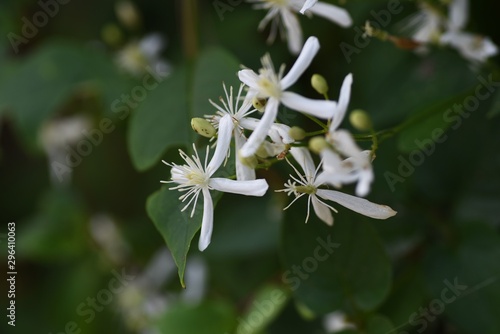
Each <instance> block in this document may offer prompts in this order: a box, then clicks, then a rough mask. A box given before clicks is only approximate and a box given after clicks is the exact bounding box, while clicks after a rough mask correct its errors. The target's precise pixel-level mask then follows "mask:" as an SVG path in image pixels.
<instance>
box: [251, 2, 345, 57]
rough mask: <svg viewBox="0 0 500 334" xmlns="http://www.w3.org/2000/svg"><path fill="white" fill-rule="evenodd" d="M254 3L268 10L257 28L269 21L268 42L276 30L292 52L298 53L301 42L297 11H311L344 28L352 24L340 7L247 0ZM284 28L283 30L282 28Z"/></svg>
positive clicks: (275, 33)
mask: <svg viewBox="0 0 500 334" xmlns="http://www.w3.org/2000/svg"><path fill="white" fill-rule="evenodd" d="M247 1H248V2H252V3H256V5H255V6H254V8H256V9H265V10H268V12H267V14H266V16H265V17H264V19H262V21H261V22H260V23H259V27H258V29H259V30H263V29H264V28H265V27H266V26H267V25H268V24H269V23H271V32H270V34H269V38H268V42H269V43H272V42H273V41H274V40H275V39H276V35H277V33H278V31H279V32H280V34H281V35H282V36H285V38H286V39H287V41H288V49H289V50H290V52H291V53H293V54H298V53H299V52H300V49H301V47H302V44H303V37H302V29H301V27H300V23H299V21H298V19H297V16H296V13H298V12H299V11H300V12H301V13H302V14H304V12H305V11H306V10H308V13H307V14H309V13H313V14H316V15H318V16H322V17H324V18H326V19H328V20H330V21H331V22H334V23H337V24H338V25H340V26H342V27H344V28H346V27H350V26H351V25H352V19H351V17H350V16H349V13H348V12H347V11H346V10H345V9H343V8H340V7H337V6H334V5H331V4H328V3H324V2H316V1H315V2H314V4H312V3H311V2H310V1H309V0H308V1H305V0H247ZM283 29H284V30H283Z"/></svg>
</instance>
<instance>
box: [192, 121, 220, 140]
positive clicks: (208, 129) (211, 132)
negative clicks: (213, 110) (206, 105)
mask: <svg viewBox="0 0 500 334" xmlns="http://www.w3.org/2000/svg"><path fill="white" fill-rule="evenodd" d="M191 127H192V128H193V130H194V132H196V133H197V134H199V135H200V136H203V137H206V138H212V137H213V136H215V134H216V133H217V131H216V130H215V128H214V126H213V125H212V123H210V122H209V121H207V120H206V119H204V118H200V117H195V118H193V119H191Z"/></svg>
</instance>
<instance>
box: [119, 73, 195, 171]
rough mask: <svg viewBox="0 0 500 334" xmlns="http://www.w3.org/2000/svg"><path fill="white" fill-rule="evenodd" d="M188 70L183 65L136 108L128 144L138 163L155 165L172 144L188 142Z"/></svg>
mask: <svg viewBox="0 0 500 334" xmlns="http://www.w3.org/2000/svg"><path fill="white" fill-rule="evenodd" d="M186 88H187V71H186V69H185V68H180V69H178V70H177V71H175V72H174V73H172V74H171V75H170V76H169V77H168V78H166V79H165V80H164V81H163V82H161V83H160V84H159V85H158V87H156V89H155V90H153V91H151V92H150V93H149V95H148V96H147V98H146V99H145V100H144V101H143V102H142V103H141V104H140V105H139V107H138V108H137V110H135V111H134V114H133V116H132V119H131V121H130V129H129V131H128V147H129V152H130V156H131V158H132V162H133V164H134V166H135V167H136V168H137V169H138V170H145V169H147V168H150V167H151V166H153V165H154V164H155V163H156V162H157V161H158V159H160V157H161V156H162V155H163V154H164V152H165V151H166V150H167V149H168V148H169V147H172V146H178V145H187V144H188V140H189V132H190V131H191V130H190V126H189V113H188V105H187V92H186Z"/></svg>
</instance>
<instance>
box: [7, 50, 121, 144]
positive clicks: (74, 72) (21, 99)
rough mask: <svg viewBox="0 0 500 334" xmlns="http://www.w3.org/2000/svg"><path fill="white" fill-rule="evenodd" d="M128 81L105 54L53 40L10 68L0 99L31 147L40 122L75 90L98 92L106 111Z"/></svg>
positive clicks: (52, 112) (67, 99)
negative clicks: (102, 98)
mask: <svg viewBox="0 0 500 334" xmlns="http://www.w3.org/2000/svg"><path fill="white" fill-rule="evenodd" d="M128 84H129V83H128V82H127V81H126V80H123V78H122V77H121V76H120V75H119V74H118V72H117V71H116V67H115V65H114V63H113V62H112V60H111V59H110V58H109V57H107V56H105V55H103V54H99V53H98V52H96V50H92V49H89V48H85V47H82V46H79V45H74V44H71V43H62V42H53V43H49V44H46V45H44V46H42V47H41V48H40V49H38V50H36V51H35V52H34V53H33V54H31V55H29V56H28V58H27V59H25V60H23V61H22V62H20V64H19V65H18V66H16V67H15V68H14V70H13V71H12V72H11V73H10V76H9V80H5V81H4V82H2V83H1V84H0V101H1V105H2V106H4V107H8V111H9V112H11V113H12V114H13V116H14V118H15V119H16V121H17V126H18V127H19V129H20V131H21V133H22V134H23V137H24V139H25V142H26V143H27V144H28V145H29V146H31V147H32V148H34V147H35V146H36V135H37V131H38V128H39V127H40V125H41V123H42V122H43V121H44V120H46V119H47V118H49V116H51V115H52V114H54V113H55V112H56V111H58V109H59V108H61V107H62V106H63V104H64V103H66V102H68V101H69V99H70V98H71V96H72V95H73V94H74V93H75V91H77V90H85V92H89V91H90V92H92V93H94V92H95V91H96V92H97V93H98V94H102V96H103V97H104V101H103V102H104V104H105V105H106V108H105V110H106V111H110V110H111V108H110V105H111V103H112V101H113V100H114V99H117V98H120V93H125V92H126V91H127V90H128Z"/></svg>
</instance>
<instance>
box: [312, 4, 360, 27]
mask: <svg viewBox="0 0 500 334" xmlns="http://www.w3.org/2000/svg"><path fill="white" fill-rule="evenodd" d="M304 6H305V5H304ZM309 11H310V12H311V13H313V14H315V15H318V16H321V17H324V18H325V19H327V20H329V21H331V22H333V23H337V24H338V25H339V26H341V27H343V28H348V27H350V26H352V18H351V16H350V15H349V12H348V11H347V10H345V9H344V8H341V7H337V6H334V5H331V4H329V3H324V2H318V3H316V5H314V6H313V7H311V8H310V9H309Z"/></svg>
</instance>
